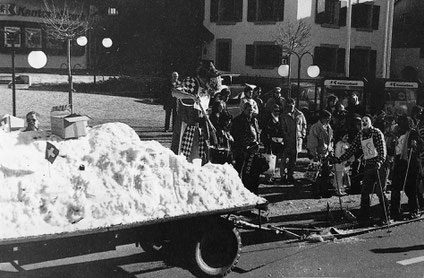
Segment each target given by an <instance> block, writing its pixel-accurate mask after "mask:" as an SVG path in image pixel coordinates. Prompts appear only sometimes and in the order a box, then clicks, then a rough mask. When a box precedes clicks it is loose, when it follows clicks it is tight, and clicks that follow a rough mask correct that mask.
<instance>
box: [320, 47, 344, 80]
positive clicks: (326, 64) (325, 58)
mask: <svg viewBox="0 0 424 278" xmlns="http://www.w3.org/2000/svg"><path fill="white" fill-rule="evenodd" d="M345 53H346V51H345V49H344V48H339V47H338V46H324V47H315V50H314V61H315V63H316V64H317V65H318V66H319V68H320V70H321V72H322V73H323V74H344V72H345V68H344V67H345Z"/></svg>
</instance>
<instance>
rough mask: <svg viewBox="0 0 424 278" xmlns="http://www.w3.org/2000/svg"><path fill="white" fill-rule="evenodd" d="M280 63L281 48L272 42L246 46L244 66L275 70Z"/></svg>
mask: <svg viewBox="0 0 424 278" xmlns="http://www.w3.org/2000/svg"><path fill="white" fill-rule="evenodd" d="M280 62H281V47H280V46H279V45H275V44H274V43H273V42H256V43H254V44H253V45H246V66H252V67H254V68H264V69H269V68H275V67H278V66H279V65H280Z"/></svg>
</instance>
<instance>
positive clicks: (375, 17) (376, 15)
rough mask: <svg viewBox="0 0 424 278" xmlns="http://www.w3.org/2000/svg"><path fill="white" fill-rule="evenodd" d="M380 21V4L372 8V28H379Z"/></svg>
mask: <svg viewBox="0 0 424 278" xmlns="http://www.w3.org/2000/svg"><path fill="white" fill-rule="evenodd" d="M379 21H380V6H373V8H372V29H374V30H378V22H379Z"/></svg>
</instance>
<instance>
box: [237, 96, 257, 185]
mask: <svg viewBox="0 0 424 278" xmlns="http://www.w3.org/2000/svg"><path fill="white" fill-rule="evenodd" d="M231 135H232V136H233V138H234V148H233V155H234V161H235V163H234V168H235V169H236V170H237V172H238V173H239V174H240V176H241V179H242V181H243V184H244V186H245V187H246V188H247V189H249V190H250V191H252V192H254V193H256V192H257V189H258V186H259V174H257V173H256V171H254V170H255V169H253V164H254V160H255V156H256V155H257V154H258V153H259V143H260V133H259V125H258V120H257V119H256V118H255V117H254V116H253V108H252V105H251V104H250V102H246V103H244V105H243V112H242V113H241V114H240V115H238V116H237V117H235V118H234V119H233V123H232V125H231ZM253 174H255V175H253Z"/></svg>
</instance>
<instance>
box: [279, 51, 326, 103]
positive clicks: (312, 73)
mask: <svg viewBox="0 0 424 278" xmlns="http://www.w3.org/2000/svg"><path fill="white" fill-rule="evenodd" d="M292 54H294V55H296V57H297V90H298V96H299V92H300V69H301V68H302V59H303V57H304V56H305V55H306V54H308V55H310V56H311V57H312V65H310V66H309V67H308V70H307V74H308V76H309V77H312V78H315V77H317V76H318V75H319V73H320V69H319V67H318V66H317V65H314V55H312V53H310V52H309V51H306V52H303V53H302V54H298V53H297V52H295V51H291V52H289V57H288V64H285V65H280V66H279V67H278V74H279V75H280V76H281V77H287V78H288V86H289V87H288V95H287V96H288V97H291V80H290V75H291V55H292Z"/></svg>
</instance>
